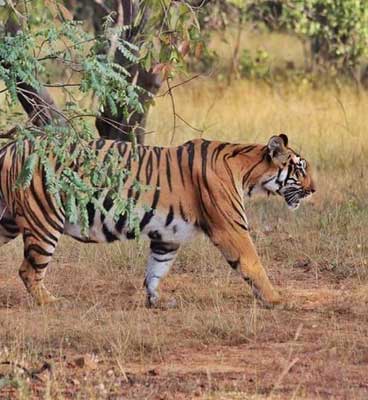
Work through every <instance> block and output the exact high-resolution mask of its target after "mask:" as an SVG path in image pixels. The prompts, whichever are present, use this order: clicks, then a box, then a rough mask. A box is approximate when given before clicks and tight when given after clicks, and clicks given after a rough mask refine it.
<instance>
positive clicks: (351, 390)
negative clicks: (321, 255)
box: [0, 241, 368, 400]
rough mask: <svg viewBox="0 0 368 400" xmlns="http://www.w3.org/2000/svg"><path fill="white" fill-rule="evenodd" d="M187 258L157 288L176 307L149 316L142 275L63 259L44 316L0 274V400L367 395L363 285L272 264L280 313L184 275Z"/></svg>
mask: <svg viewBox="0 0 368 400" xmlns="http://www.w3.org/2000/svg"><path fill="white" fill-rule="evenodd" d="M201 243H202V244H201V245H200V247H201V248H203V247H202V246H204V247H205V250H200V251H205V252H208V254H210V253H211V252H213V249H211V247H210V244H208V243H207V242H205V241H202V242H201ZM65 246H67V248H69V247H68V246H71V245H70V243H69V242H68V243H67V244H66V245H65ZM72 246H74V245H72ZM78 246H79V245H78ZM15 247H16V245H14V248H15ZM12 249H13V248H12V247H10V252H11V251H12ZM64 249H65V247H64ZM131 249H132V250H131V251H132V252H133V253H136V252H137V251H142V252H143V250H144V249H142V250H141V249H140V248H138V249H137V246H136V245H135V244H133V245H131ZM70 250H71V253H72V252H73V251H74V252H78V251H79V250H75V249H74V247H71V248H70ZM86 251H88V250H86ZM17 252H18V250H16V251H15V253H16V256H15V258H16V259H17V261H18V258H20V256H19V254H18V255H17ZM191 252H192V253H193V254H194V255H193V256H195V253H196V250H195V249H194V250H193V249H191V248H189V250H188V251H187V252H186V253H185V252H184V255H183V256H182V259H179V262H178V263H177V265H176V266H175V268H174V271H173V272H172V274H170V276H168V277H167V279H166V280H165V282H164V283H163V285H162V288H161V292H162V294H163V296H164V298H167V297H168V295H170V296H173V297H174V298H176V300H177V305H176V307H175V308H168V307H164V306H163V307H162V308H161V309H156V310H147V309H146V308H145V306H144V290H143V288H142V286H141V285H142V277H143V275H142V276H140V274H141V273H143V271H140V272H139V273H136V272H132V273H131V275H129V276H128V279H126V277H125V279H124V278H123V277H117V275H116V271H115V270H110V271H108V272H106V271H105V272H103V271H100V270H99V269H98V268H94V269H90V265H88V264H87V265H83V263H81V264H78V266H77V267H76V266H73V265H71V264H70V263H69V262H67V261H65V257H66V259H67V258H68V257H72V256H73V257H75V255H76V254H68V256H65V255H64V256H60V257H59V258H57V259H56V262H55V266H54V268H52V278H51V274H50V279H49V286H50V287H51V288H52V289H53V291H56V292H58V291H59V292H61V293H63V295H64V296H65V298H66V300H65V301H63V302H61V303H59V304H58V305H55V306H52V307H46V308H43V309H42V308H41V309H40V308H37V307H35V306H34V305H32V304H31V303H30V300H29V298H28V295H27V294H26V293H25V290H24V289H23V287H22V285H21V283H20V281H19V279H18V277H17V276H16V275H17V274H16V270H14V267H12V268H11V267H10V266H9V262H7V265H1V272H0V323H1V325H2V327H3V328H2V329H1V331H0V332H1V334H0V338H1V347H0V361H1V362H4V361H6V362H8V363H9V364H10V365H9V364H7V365H1V366H0V398H1V399H8V398H9V399H13V398H14V399H15V398H22V399H23V398H26V399H28V398H29V399H44V398H45V399H54V398H55V399H58V398H60V399H90V398H91V399H92V398H96V399H100V398H101V399H102V398H106V399H152V400H153V399H194V398H198V399H208V400H210V399H214V400H217V399H255V400H258V399H332V398H333V399H349V400H350V399H367V398H368V332H367V331H368V324H367V322H368V313H367V307H368V285H367V283H366V282H364V281H362V282H357V279H356V278H355V277H344V276H339V275H336V273H335V271H332V270H329V269H328V268H325V267H323V266H316V265H313V264H311V263H310V262H308V261H306V260H297V261H296V262H294V264H293V266H292V267H291V268H290V269H289V270H287V269H285V268H282V267H281V263H280V262H277V261H274V263H273V265H272V267H270V268H268V269H269V273H270V276H271V277H272V280H273V281H274V282H275V284H276V285H277V286H279V287H280V288H281V290H282V292H283V294H284V299H285V304H284V305H283V306H282V307H278V308H276V309H265V308H262V307H260V306H259V305H257V304H256V303H255V301H254V300H253V298H252V296H251V294H250V291H249V290H248V289H247V288H246V287H245V286H244V284H243V283H242V282H241V280H240V278H239V277H238V276H237V275H236V274H235V273H231V272H229V273H226V274H225V273H224V270H221V269H220V267H219V268H218V269H219V271H215V272H213V273H212V275H210V278H211V282H206V281H203V279H202V278H203V277H201V276H198V274H195V273H193V272H192V271H190V270H188V268H187V269H186V268H185V266H183V265H182V261H183V260H190V257H191ZM61 253H62V252H61V251H60V252H59V254H61ZM63 257H64V258H63ZM209 257H210V256H209ZM215 257H216V258H215V259H216V261H218V262H220V258H218V259H217V256H215ZM3 258H4V257H3ZM5 258H8V259H12V258H13V257H11V255H9V253H7V256H6V257H5ZM205 258H206V257H205ZM3 261H4V260H3ZM82 261H83V257H82ZM209 261H211V258H209ZM221 262H222V261H221ZM71 272H72V273H71ZM88 274H90V276H88ZM204 275H205V274H204ZM211 285H214V287H215V290H213V289H212V288H209V286H211ZM216 288H217V289H216ZM206 290H207V291H206ZM208 290H213V291H208ZM216 291H217V295H219V294H220V295H221V296H220V297H221V298H219V299H217V300H215V298H214V297H213V296H217V295H216V294H214V293H215V292H216ZM165 296H166V297H165ZM195 296H196V297H195ZM120 313H122V314H121V315H120ZM206 319H209V320H211V321H212V322H210V323H209V322H208V321H207V320H206ZM216 321H217V322H216ZM124 323H125V325H124ZM116 324H118V325H119V324H120V325H121V329H122V331H115V330H116ZM137 324H138V325H139V326H140V328H139V331H138V330H137V329H136V325H137ZM96 326H98V327H97V328H96ZM114 329H115V330H114ZM151 329H153V330H155V333H154V334H153V333H152V331H151ZM106 332H108V334H107V333H106ZM127 332H129V334H127ZM139 335H141V336H142V337H143V338H144V339H143V340H138V339H137V336H139ZM121 341H125V345H124V343H121ZM44 363H46V364H45V370H44V371H43V372H39V371H34V370H35V369H38V368H40V367H41V366H42V365H43V364H44Z"/></svg>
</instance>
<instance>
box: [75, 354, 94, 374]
mask: <svg viewBox="0 0 368 400" xmlns="http://www.w3.org/2000/svg"><path fill="white" fill-rule="evenodd" d="M74 363H75V365H76V366H77V367H79V368H86V369H89V370H95V369H97V363H98V360H97V357H96V356H95V355H94V354H86V355H84V356H82V357H77V358H75V359H74Z"/></svg>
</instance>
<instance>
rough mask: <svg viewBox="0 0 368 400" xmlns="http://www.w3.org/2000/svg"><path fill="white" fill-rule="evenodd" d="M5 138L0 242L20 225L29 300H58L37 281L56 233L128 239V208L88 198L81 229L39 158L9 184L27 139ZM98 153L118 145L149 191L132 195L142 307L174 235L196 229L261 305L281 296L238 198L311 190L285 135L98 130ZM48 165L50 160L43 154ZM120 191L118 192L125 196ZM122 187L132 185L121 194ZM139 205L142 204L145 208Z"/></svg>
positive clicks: (292, 203) (176, 239)
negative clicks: (118, 209)
mask: <svg viewBox="0 0 368 400" xmlns="http://www.w3.org/2000/svg"><path fill="white" fill-rule="evenodd" d="M17 146H19V144H17V142H11V143H10V144H8V145H6V146H5V147H3V148H2V149H1V150H0V174H1V176H0V217H1V220H0V242H1V244H5V243H7V242H9V241H10V240H12V239H14V238H15V237H17V236H18V235H19V234H22V237H23V243H24V259H23V262H22V264H21V266H20V269H19V275H20V278H21V279H22V281H23V283H24V285H25V287H26V289H27V291H28V292H29V293H30V295H31V297H32V298H33V299H34V301H35V302H36V304H39V305H45V304H48V303H52V302H54V301H56V300H58V298H57V297H55V296H53V295H52V294H51V293H50V292H49V291H48V289H47V288H46V286H45V284H44V277H45V274H46V270H47V267H48V265H49V263H50V261H51V259H52V256H53V254H54V251H55V248H56V246H57V243H58V241H59V239H60V237H61V235H63V234H65V235H69V236H71V237H73V238H75V239H77V240H79V241H82V242H94V243H97V242H114V241H117V240H124V239H134V238H135V236H136V234H135V232H134V231H133V230H132V229H131V228H129V224H128V223H127V215H126V214H123V215H121V216H119V218H118V219H116V218H114V217H113V212H112V211H113V205H112V201H111V199H110V198H109V197H108V196H106V197H105V198H102V199H101V201H103V205H104V207H105V209H106V210H107V211H108V213H107V214H106V213H103V212H101V211H100V210H99V209H98V208H96V207H94V206H93V204H89V205H88V206H87V209H88V222H89V231H88V235H87V236H86V235H85V234H83V232H82V229H81V224H80V223H70V222H69V221H68V219H67V217H66V212H65V206H64V205H63V204H61V205H60V202H59V203H58V202H56V200H55V198H54V197H53V195H51V194H50V193H49V191H48V190H47V187H46V183H45V180H46V177H45V171H44V167H43V166H42V165H41V163H38V165H36V167H35V170H34V173H33V177H32V179H31V182H30V185H29V186H28V187H19V185H18V186H16V182H17V179H18V176H19V174H20V173H21V171H22V167H23V166H24V163H25V161H24V160H25V159H27V156H28V155H29V154H31V152H32V145H31V143H30V142H29V141H27V140H25V142H24V143H23V148H24V150H23V154H22V155H20V153H19V152H17V150H18V148H17ZM91 146H92V148H93V149H94V150H95V151H96V153H97V154H98V157H99V159H101V160H103V158H104V157H105V156H106V154H107V153H108V152H109V151H110V150H112V149H113V150H114V151H117V152H118V154H119V160H120V161H119V166H120V165H121V167H122V168H126V169H128V170H129V171H130V174H129V175H128V178H127V180H126V182H125V186H124V187H125V189H127V188H129V187H131V185H132V182H133V179H136V180H137V181H138V182H140V183H142V184H143V185H147V186H148V187H149V188H150V190H147V191H141V192H139V193H138V194H135V200H136V213H137V216H138V219H139V230H140V235H141V236H142V237H146V238H148V239H149V240H150V252H149V256H148V261H147V267H146V271H145V279H144V286H145V288H146V298H147V306H149V307H155V306H157V305H158V304H159V293H158V287H159V283H160V280H161V279H162V278H163V277H164V276H165V275H166V274H167V273H168V272H169V270H170V268H171V266H172V264H173V262H174V259H175V257H176V255H177V253H178V250H179V247H180V245H181V244H182V243H184V242H186V241H188V240H190V239H193V238H194V237H195V236H196V235H197V234H198V233H200V232H202V233H204V234H205V235H206V236H207V237H208V238H209V239H210V241H211V242H212V243H213V244H214V246H215V247H217V248H218V249H219V250H220V252H221V253H222V254H223V256H224V257H225V259H226V260H227V262H228V264H229V265H230V266H231V267H232V268H233V269H234V270H238V271H239V272H240V275H241V276H242V277H243V279H244V280H245V281H246V282H247V283H248V284H249V285H250V287H251V288H252V289H253V293H254V295H255V296H256V298H257V299H259V300H260V301H262V302H263V303H264V304H265V305H267V306H274V305H276V304H279V303H281V302H282V296H281V294H280V292H279V290H277V289H275V288H274V286H273V285H272V283H271V281H270V279H269V278H268V276H267V274H266V271H265V269H264V267H263V265H262V263H261V260H260V258H259V256H258V254H257V251H256V248H255V245H254V244H253V241H252V238H251V236H250V232H249V225H248V221H247V217H246V212H245V199H246V198H250V197H252V196H253V195H254V194H255V193H264V194H276V195H279V196H281V197H283V198H284V200H285V201H286V203H287V206H288V207H289V208H291V209H296V208H297V207H298V206H299V204H300V202H301V200H303V199H305V198H307V197H309V196H310V195H311V194H312V193H314V192H315V184H314V181H313V179H312V176H311V172H310V165H309V163H308V162H307V161H306V160H305V159H304V158H302V157H301V156H300V155H299V154H297V153H296V152H295V151H294V150H292V149H291V148H290V147H289V146H288V137H287V135H285V134H280V135H274V136H272V137H271V138H270V139H269V141H268V143H267V144H266V145H261V144H250V145H245V144H232V143H225V142H220V141H210V140H205V139H194V140H191V141H188V142H186V143H184V144H182V145H179V146H177V147H158V146H145V145H136V147H135V148H133V147H132V144H131V143H128V142H124V141H118V140H117V141H113V140H105V139H98V140H96V141H94V142H93V143H92V144H91ZM50 163H51V165H52V168H54V170H55V171H56V170H57V168H58V166H57V165H56V162H55V161H54V160H52V159H51V158H50ZM129 193H131V191H129V190H124V193H122V194H121V196H123V197H124V196H125V197H128V196H129ZM130 195H131V194H130ZM147 206H148V207H147Z"/></svg>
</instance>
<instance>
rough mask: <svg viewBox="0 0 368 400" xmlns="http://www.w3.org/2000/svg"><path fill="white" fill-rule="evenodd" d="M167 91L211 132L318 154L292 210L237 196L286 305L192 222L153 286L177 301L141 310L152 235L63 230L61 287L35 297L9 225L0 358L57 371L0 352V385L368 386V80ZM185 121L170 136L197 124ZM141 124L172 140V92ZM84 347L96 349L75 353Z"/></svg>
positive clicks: (297, 391) (353, 391)
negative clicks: (101, 235) (363, 84)
mask: <svg viewBox="0 0 368 400" xmlns="http://www.w3.org/2000/svg"><path fill="white" fill-rule="evenodd" d="M175 99H176V106H177V111H178V113H179V114H180V115H181V116H182V117H184V118H185V119H186V120H187V121H188V122H189V123H190V124H192V125H193V126H196V127H198V128H201V129H204V133H203V136H204V137H206V138H213V139H221V140H227V141H233V142H238V141H239V142H245V143H250V142H260V143H264V142H265V141H266V140H267V139H268V138H269V136H270V135H272V134H274V133H279V132H286V133H288V135H289V137H290V143H291V144H292V146H293V147H295V148H296V149H298V150H300V151H302V153H303V154H304V155H305V157H306V158H308V159H309V160H310V161H311V162H312V163H313V164H314V166H315V173H316V175H317V178H318V180H317V182H318V189H319V190H318V193H317V194H316V195H315V197H314V199H313V200H312V201H310V202H309V203H307V204H305V205H303V206H302V208H301V209H300V210H298V211H297V212H296V213H293V214H291V213H290V212H288V211H287V209H286V207H285V205H284V204H283V203H282V202H281V201H279V200H278V199H270V200H267V199H258V200H257V199H255V200H252V201H251V202H249V203H248V205H247V208H248V211H249V213H248V216H249V220H250V222H251V225H252V232H253V236H254V239H255V241H256V244H257V248H258V249H259V252H260V254H261V257H262V260H263V261H264V264H265V265H266V266H267V269H268V270H269V273H270V276H271V277H272V280H273V281H274V282H275V283H276V284H277V285H278V286H279V287H281V289H282V290H283V292H284V294H285V299H286V300H287V306H286V307H284V308H281V309H275V310H266V309H263V308H260V307H259V306H258V305H257V304H256V303H255V302H254V300H253V297H252V296H251V294H250V292H249V290H248V289H247V288H246V287H245V286H244V284H243V283H242V282H241V280H240V278H239V277H238V276H237V275H236V274H235V273H233V272H232V271H230V269H229V268H228V267H227V266H226V265H225V262H224V261H223V259H222V258H221V256H220V255H219V254H218V253H217V251H215V250H214V248H213V247H212V246H211V245H210V243H209V242H208V241H207V240H206V239H204V238H202V239H201V240H198V241H196V242H195V243H191V244H188V245H187V246H184V247H183V249H182V251H181V253H180V255H179V257H178V260H177V261H176V263H175V267H174V268H173V271H172V273H171V274H170V275H169V276H168V277H167V279H166V280H165V281H164V282H163V284H162V286H161V292H162V295H163V297H164V299H169V298H171V297H174V298H175V299H176V301H177V308H175V309H167V310H147V309H146V308H145V307H144V290H143V288H142V281H143V275H144V264H145V255H146V253H147V244H146V243H119V244H114V245H110V246H108V245H81V244H79V243H76V242H74V241H72V240H70V239H68V238H64V239H63V240H62V242H61V244H60V246H59V248H58V249H57V254H56V256H55V258H54V260H53V263H52V266H51V270H50V274H49V275H48V278H47V283H48V286H49V287H50V288H51V289H52V291H53V292H54V293H56V294H58V295H62V296H64V297H65V298H66V300H67V301H65V302H63V303H62V304H60V305H57V306H55V307H48V308H44V309H42V308H36V307H34V306H33V305H32V304H31V303H30V300H29V298H28V296H27V295H26V293H25V290H24V288H23V287H22V284H21V282H20V280H19V279H18V277H17V268H18V266H19V265H20V262H21V258H22V246H21V242H20V241H19V240H17V241H15V242H14V243H10V244H8V245H7V246H5V247H3V248H2V249H1V251H0V265H1V270H0V324H1V326H2V328H1V330H0V343H1V346H0V361H3V360H11V361H14V362H17V363H19V364H21V365H22V366H24V367H26V368H30V369H32V368H36V367H38V366H40V365H42V363H43V362H44V361H48V362H50V363H51V364H52V369H53V374H52V376H51V375H49V374H48V373H47V372H45V373H43V374H42V375H40V377H41V378H42V380H43V382H42V383H41V382H38V381H37V380H36V379H34V378H29V377H27V376H25V374H24V373H22V371H21V370H20V369H19V368H16V367H15V366H10V367H9V366H3V367H1V369H0V398H23V399H28V398H32V399H33V398H45V399H69V398H76V399H80V398H86V399H87V398H88V399H100V398H109V399H118V398H120V399H122V398H124V399H125V398H136V399H170V398H175V399H189V398H194V397H197V398H201V399H206V400H219V399H234V400H235V399H252V400H260V399H274V400H276V399H300V398H303V399H325V398H339V399H340V398H341V399H345V398H349V399H365V398H366V397H367V392H368V386H367V376H368V316H367V315H368V314H367V307H368V295H367V293H368V280H367V278H368V242H367V237H368V224H367V222H368V193H367V191H368V190H367V184H366V179H367V171H368V169H367V166H368V165H367V164H368V162H367V160H368V153H367V150H368V147H367V133H366V127H367V126H368V114H367V112H366V110H367V109H368V96H367V95H366V94H365V93H361V94H360V95H359V96H358V95H357V94H356V93H354V92H353V91H352V90H350V89H348V88H346V89H343V90H342V91H341V92H339V93H338V92H336V91H333V90H332V89H326V90H318V91H314V90H312V89H311V88H310V87H308V86H288V87H279V88H270V87H268V86H265V85H262V84H255V83H251V82H245V81H236V82H233V84H232V85H231V86H230V87H225V86H224V85H223V84H222V83H218V82H214V81H211V80H209V79H208V78H200V79H198V80H196V81H194V82H192V83H191V84H189V85H187V86H185V87H181V88H179V89H177V90H176V91H175ZM180 125H181V126H180V127H179V128H178V129H177V131H176V132H175V135H174V138H173V142H174V143H180V142H182V141H184V140H187V139H190V138H192V137H194V136H198V133H197V132H195V131H193V130H191V129H190V128H188V127H186V126H184V125H183V123H180ZM149 129H150V130H151V129H152V130H153V131H155V132H159V133H152V134H150V135H149V137H148V141H149V142H150V143H159V144H168V143H169V142H170V140H171V135H172V115H171V109H170V101H169V99H167V98H160V99H158V100H157V104H156V107H154V108H153V109H152V112H151V115H150V119H149ZM90 354H96V355H97V357H98V360H97V361H96V360H93V358H92V362H91V363H90V364H88V363H86V365H85V366H84V367H80V366H78V363H76V362H75V359H76V358H77V357H78V356H83V357H85V358H88V356H86V355H90ZM1 374H2V375H1ZM9 377H11V379H10V382H8V381H4V379H7V378H9ZM5 383H6V384H5Z"/></svg>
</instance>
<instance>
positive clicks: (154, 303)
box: [146, 296, 178, 310]
mask: <svg viewBox="0 0 368 400" xmlns="http://www.w3.org/2000/svg"><path fill="white" fill-rule="evenodd" d="M146 307H147V308H155V309H159V310H170V309H173V308H177V307H178V303H177V301H176V299H175V298H171V299H169V300H167V301H162V300H160V298H159V297H158V296H151V297H147V302H146Z"/></svg>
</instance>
